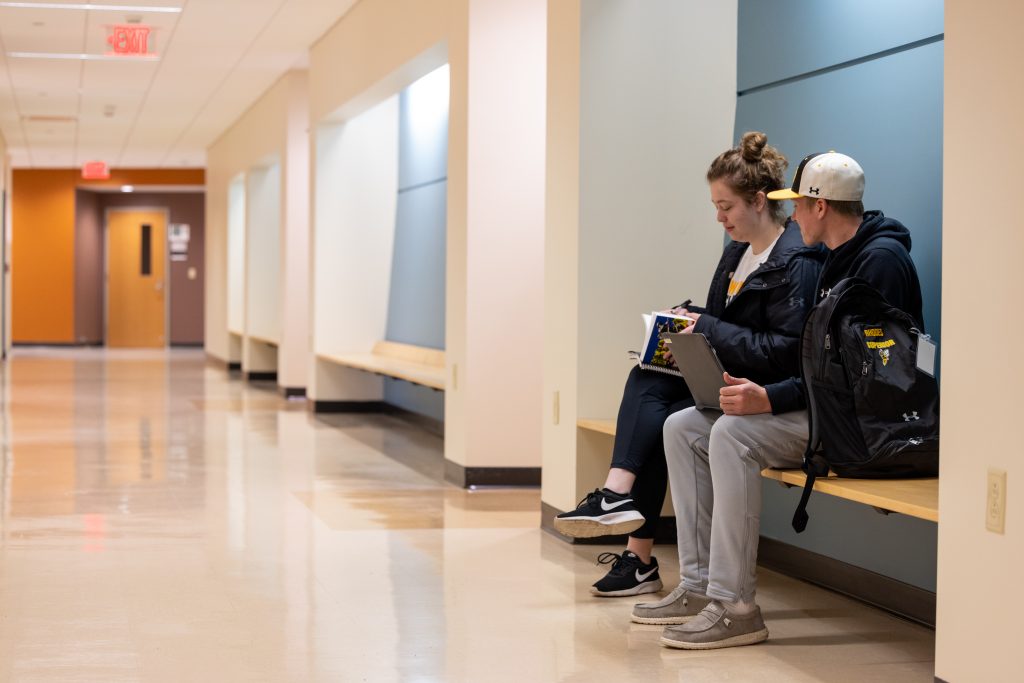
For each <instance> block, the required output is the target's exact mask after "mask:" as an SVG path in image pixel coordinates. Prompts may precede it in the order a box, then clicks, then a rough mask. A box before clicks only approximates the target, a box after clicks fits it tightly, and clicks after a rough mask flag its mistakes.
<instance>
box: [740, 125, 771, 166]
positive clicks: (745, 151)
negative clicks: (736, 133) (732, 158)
mask: <svg viewBox="0 0 1024 683" xmlns="http://www.w3.org/2000/svg"><path fill="white" fill-rule="evenodd" d="M767 144H768V136H767V135H765V134H764V133H759V132H756V131H752V132H749V133H744V134H743V139H742V140H741V141H740V154H742V155H743V160H744V161H747V162H750V163H756V162H758V161H761V158H762V157H763V156H764V148H765V145H767Z"/></svg>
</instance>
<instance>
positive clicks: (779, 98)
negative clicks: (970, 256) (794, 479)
mask: <svg viewBox="0 0 1024 683" xmlns="http://www.w3.org/2000/svg"><path fill="white" fill-rule="evenodd" d="M891 5H892V6H890V5H889V4H888V3H879V2H876V1H875V0H871V1H870V2H861V3H849V2H834V3H819V2H813V1H811V0H802V1H798V0H785V1H781V2H774V3H763V2H750V1H744V2H741V3H740V36H739V44H740V46H741V47H740V65H739V68H740V72H739V82H740V84H741V85H740V90H741V91H742V90H744V89H745V88H748V87H751V86H753V85H761V84H763V83H767V82H772V81H776V80H780V79H784V78H787V77H791V76H794V75H797V74H804V73H808V72H811V71H815V70H817V69H820V68H823V67H825V66H830V65H833V64H836V63H839V62H845V61H849V60H854V59H857V58H860V57H863V56H867V55H869V54H872V53H875V52H879V51H882V50H885V49H888V48H890V47H894V46H896V45H897V44H903V43H907V42H912V41H914V40H917V39H919V38H924V37H927V36H930V35H934V34H936V33H939V32H941V30H942V26H941V19H942V14H941V12H942V4H941V2H940V3H934V2H923V1H922V2H908V3H892V4H891ZM936 7H937V9H936ZM797 12H799V13H800V14H797ZM825 25H828V26H830V27H831V28H830V29H829V30H828V31H824V32H822V31H816V30H814V27H815V26H825ZM869 27H870V29H871V31H868V28H869ZM767 36H773V37H774V38H773V40H772V41H771V42H772V43H777V51H776V52H775V53H774V54H771V53H770V51H768V50H767V46H768V43H763V44H762V45H761V47H760V48H758V46H757V45H758V41H761V40H762V39H764V38H766V37H767ZM819 36H821V37H819ZM942 80H943V43H942V41H939V42H935V43H930V44H927V45H923V46H919V47H916V48H913V49H909V50H906V51H902V52H897V53H895V54H891V55H888V56H885V57H881V58H878V59H873V60H868V61H864V62H862V63H857V64H853V65H850V66H847V67H845V68H841V69H836V70H832V71H828V72H825V73H822V74H819V75H817V76H813V77H809V78H803V79H798V80H795V81H793V82H789V83H785V84H782V85H778V86H775V87H770V88H765V89H763V90H757V91H754V92H752V93H748V94H745V95H743V96H741V97H739V98H738V100H737V108H736V137H737V139H738V138H739V136H740V135H742V134H743V132H744V131H747V130H762V131H764V132H766V133H767V134H768V138H769V140H770V142H771V143H772V144H774V145H776V146H777V147H779V148H780V149H781V150H782V151H783V152H784V153H785V154H786V155H787V156H788V157H789V159H790V164H791V166H790V169H789V174H790V177H792V173H793V171H794V170H795V167H796V165H797V163H799V161H800V159H801V158H802V157H803V156H804V155H806V154H808V153H811V152H819V151H826V150H829V149H835V150H838V151H841V152H844V153H846V154H849V155H850V156H852V157H854V158H856V159H857V160H858V161H859V162H860V163H861V165H862V166H863V167H864V170H865V174H866V177H867V185H866V191H865V202H864V203H865V206H866V207H867V208H869V209H872V208H877V209H882V210H883V211H884V212H885V213H886V215H888V216H891V217H893V218H896V219H898V220H900V221H901V222H903V223H904V224H905V225H906V226H907V227H908V228H909V229H910V232H911V234H912V236H913V241H914V246H913V249H912V250H911V255H912V257H913V258H914V262H915V263H916V265H917V268H918V273H919V275H920V277H921V286H922V290H923V294H924V315H925V325H926V327H927V328H928V330H929V331H930V332H931V333H932V334H933V335H935V336H938V333H939V326H940V324H941V321H940V300H941V253H942V108H943V103H942V94H943V90H942V88H943V85H942ZM764 490H765V497H764V510H763V513H762V524H761V533H762V534H764V535H765V536H767V537H769V538H775V539H778V540H781V541H785V542H787V543H791V544H794V545H797V546H799V547H802V548H806V549H808V550H811V551H813V552H817V553H821V554H824V555H827V556H830V557H835V558H837V559H839V560H842V561H844V562H849V563H851V564H854V565H857V566H861V567H865V568H867V569H870V570H872V571H876V572H878V573H881V574H884V575H886V576H891V577H893V578H896V579H899V580H901V581H905V582H907V583H910V584H912V585H915V586H919V587H921V588H925V589H928V590H935V566H936V565H935V562H936V540H937V527H936V525H935V524H933V523H931V522H926V521H923V520H917V519H913V518H907V517H904V516H900V515H890V516H888V517H883V516H881V515H878V514H877V513H875V512H874V511H873V510H872V509H871V508H868V507H866V506H863V505H859V504H855V503H850V502H848V501H843V500H839V499H836V498H833V497H831V496H826V495H821V494H816V495H815V496H813V497H812V503H811V510H810V512H811V515H812V520H811V523H810V525H809V526H808V530H807V532H805V533H804V534H800V535H797V534H795V533H794V532H793V530H792V528H791V527H790V520H791V518H792V514H793V509H794V508H795V506H796V502H797V498H798V495H797V491H795V490H790V491H784V490H783V489H781V488H779V487H778V485H777V484H775V483H774V482H765V489H764Z"/></svg>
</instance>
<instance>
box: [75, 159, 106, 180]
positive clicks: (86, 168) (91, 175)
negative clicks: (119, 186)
mask: <svg viewBox="0 0 1024 683" xmlns="http://www.w3.org/2000/svg"><path fill="white" fill-rule="evenodd" d="M82 178H84V179H85V180H107V179H109V178H110V169H109V168H107V162H105V161H87V162H85V164H83V165H82Z"/></svg>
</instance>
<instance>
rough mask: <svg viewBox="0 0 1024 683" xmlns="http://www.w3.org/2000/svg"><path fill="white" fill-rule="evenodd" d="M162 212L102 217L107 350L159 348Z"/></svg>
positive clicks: (163, 316)
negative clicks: (105, 248) (105, 228)
mask: <svg viewBox="0 0 1024 683" xmlns="http://www.w3.org/2000/svg"><path fill="white" fill-rule="evenodd" d="M166 229H167V226H166V218H165V215H164V212H163V211H135V210H124V211H113V210H112V211H110V212H109V213H108V214H107V346H111V347H129V348H140V347H143V348H152V347H163V346H165V336H164V334H165V332H164V325H165V322H166V317H167V307H166V303H165V300H166V298H165V294H166V289H167V285H166V278H165V277H164V268H165V266H164V258H165V255H164V249H165V247H164V245H165V244H166V243H167V237H166Z"/></svg>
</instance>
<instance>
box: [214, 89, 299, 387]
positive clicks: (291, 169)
mask: <svg viewBox="0 0 1024 683" xmlns="http://www.w3.org/2000/svg"><path fill="white" fill-rule="evenodd" d="M308 127H309V87H308V73H307V72H305V71H302V70H295V71H290V72H288V73H286V74H285V75H284V76H282V77H281V78H280V79H279V80H278V81H277V82H276V83H275V84H274V85H273V86H271V87H270V89H268V90H267V92H265V93H264V94H263V96H262V97H261V98H260V99H259V100H257V101H256V102H255V103H254V104H253V105H252V106H251V107H250V108H249V109H248V110H247V111H246V112H245V113H244V114H243V115H242V116H241V117H240V118H239V119H238V120H237V121H235V123H234V124H233V125H232V126H231V127H230V128H229V129H228V130H226V131H225V132H224V133H223V134H222V135H221V136H220V137H219V138H218V139H217V140H216V141H215V142H214V143H213V145H212V146H211V147H210V148H209V150H208V152H207V172H206V180H207V188H208V191H207V195H206V225H207V230H206V248H207V261H206V264H207V265H206V275H207V279H206V343H205V347H206V351H207V352H208V353H209V354H210V355H211V356H213V357H216V358H220V359H221V360H230V361H237V360H242V359H241V358H240V355H241V354H240V353H239V350H241V349H242V345H241V344H238V343H237V339H236V341H235V342H234V343H232V342H231V341H230V339H229V335H228V329H229V328H230V329H233V330H236V331H239V332H241V331H243V328H244V325H245V321H244V317H245V316H244V311H245V303H244V302H245V301H246V299H244V297H243V298H241V299H239V297H238V295H237V293H236V290H235V287H236V284H237V282H238V280H237V279H235V280H232V278H237V277H238V275H237V273H238V272H241V271H238V270H236V269H237V263H234V261H233V260H234V259H237V258H239V255H240V253H244V249H243V250H242V251H241V252H240V251H239V249H238V244H237V242H236V241H232V240H234V239H235V238H233V237H231V236H230V235H229V233H231V234H234V233H233V232H232V230H231V229H230V227H229V224H230V223H231V222H232V220H234V219H235V218H236V213H235V211H233V210H232V209H230V204H231V198H230V191H229V186H230V185H231V183H232V181H233V180H235V179H236V178H238V177H240V176H245V175H246V174H248V173H249V172H250V171H256V172H259V169H261V168H265V167H266V166H267V165H268V163H272V162H273V161H274V160H276V162H277V163H279V164H280V169H279V174H280V182H279V183H278V186H279V192H278V198H277V218H276V224H277V229H278V233H279V235H278V239H277V244H278V247H277V249H276V251H275V258H276V259H277V265H276V266H275V272H276V273H277V278H278V281H279V283H280V285H279V287H278V292H277V294H276V300H277V301H278V304H277V310H276V313H275V315H276V316H277V317H276V321H277V322H276V323H274V325H273V328H274V330H276V331H275V332H274V335H275V336H274V338H275V339H278V341H279V344H278V346H277V348H276V351H274V352H273V353H272V355H273V356H276V358H269V357H268V358H267V359H266V361H265V362H266V364H267V367H266V368H263V369H274V368H276V369H277V375H278V384H279V385H280V386H282V387H288V388H300V387H302V386H304V384H305V378H306V373H307V363H308V359H309V346H310V344H309V334H308V330H309V326H308V315H309V313H308V308H309V295H308V278H309V272H308V268H309V261H308V249H309V245H308V240H309V215H308V213H309V197H310V190H309V151H308V150H309V133H308ZM250 199H251V198H250ZM257 201H259V200H257ZM264 218H266V217H265V216H261V217H258V218H257V221H260V220H263V219H264ZM229 241H230V242H231V243H230V244H229ZM258 248H259V247H258ZM243 270H244V268H243ZM264 272H266V269H264ZM254 277H255V274H254ZM242 278H243V279H242V280H241V281H242V282H243V286H242V289H243V290H244V287H245V285H244V282H245V279H244V274H243V275H242ZM239 301H242V302H243V303H242V308H241V309H240V310H241V311H243V314H242V315H240V314H239V313H238V311H239V308H238V306H239ZM253 305H256V304H255V303H254V302H253ZM260 310H264V309H263V308H262V306H261V308H260ZM266 322H267V321H257V322H256V325H257V328H256V329H260V330H262V331H263V332H268V331H269V329H270V326H268V325H267V324H265V323H266ZM252 333H253V334H257V332H255V331H254V332H252ZM260 336H268V337H269V336H270V335H265V334H260ZM270 348H271V349H273V347H270ZM263 355H266V354H263ZM261 365H262V363H261Z"/></svg>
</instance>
